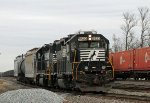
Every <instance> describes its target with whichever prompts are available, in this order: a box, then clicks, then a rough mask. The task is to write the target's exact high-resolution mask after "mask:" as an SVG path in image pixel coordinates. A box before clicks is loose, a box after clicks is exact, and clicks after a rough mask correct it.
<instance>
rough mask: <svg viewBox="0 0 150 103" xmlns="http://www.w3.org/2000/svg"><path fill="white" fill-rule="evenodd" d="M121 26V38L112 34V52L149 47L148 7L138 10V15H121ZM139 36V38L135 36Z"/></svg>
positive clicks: (149, 17)
mask: <svg viewBox="0 0 150 103" xmlns="http://www.w3.org/2000/svg"><path fill="white" fill-rule="evenodd" d="M122 16H123V24H122V25H121V27H120V28H121V31H122V34H123V35H122V37H121V38H120V37H117V36H116V35H115V34H113V46H112V51H113V52H118V51H123V50H130V49H134V48H143V47H150V10H149V8H148V7H141V8H138V15H135V14H134V13H130V12H124V13H123V15H122ZM137 35H139V36H137Z"/></svg>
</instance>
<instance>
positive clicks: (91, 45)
mask: <svg viewBox="0 0 150 103" xmlns="http://www.w3.org/2000/svg"><path fill="white" fill-rule="evenodd" d="M79 48H100V43H99V42H97V41H96V42H95V41H92V42H88V41H86V42H85V41H84V42H79Z"/></svg>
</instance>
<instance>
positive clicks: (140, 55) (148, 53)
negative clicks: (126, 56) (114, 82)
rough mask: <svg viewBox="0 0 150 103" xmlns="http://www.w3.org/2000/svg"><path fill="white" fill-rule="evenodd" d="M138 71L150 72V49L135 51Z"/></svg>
mask: <svg viewBox="0 0 150 103" xmlns="http://www.w3.org/2000/svg"><path fill="white" fill-rule="evenodd" d="M134 70H136V71H147V70H150V47H148V48H142V49H136V50H135V65H134Z"/></svg>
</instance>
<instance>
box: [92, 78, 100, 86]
mask: <svg viewBox="0 0 150 103" xmlns="http://www.w3.org/2000/svg"><path fill="white" fill-rule="evenodd" d="M93 83H94V84H96V85H99V84H100V80H99V78H98V76H96V77H95V78H94V80H93Z"/></svg>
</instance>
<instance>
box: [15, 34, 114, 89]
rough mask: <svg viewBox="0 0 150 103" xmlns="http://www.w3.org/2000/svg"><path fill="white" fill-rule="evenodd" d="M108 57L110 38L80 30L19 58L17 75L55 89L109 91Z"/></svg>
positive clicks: (109, 71) (24, 80)
mask: <svg viewBox="0 0 150 103" xmlns="http://www.w3.org/2000/svg"><path fill="white" fill-rule="evenodd" d="M108 57H109V40H108V39H106V38H105V37H104V36H103V35H101V34H97V33H96V32H95V31H80V32H78V33H76V34H70V35H68V37H64V38H61V39H60V40H55V41H54V42H53V43H50V44H45V45H44V46H42V47H41V48H33V49H31V50H29V51H28V52H27V53H26V54H25V55H21V56H18V57H16V59H15V62H14V63H15V70H14V71H15V73H14V75H15V76H16V77H17V79H18V80H19V81H23V82H30V83H36V84H37V85H42V86H48V87H51V88H56V87H58V88H65V89H79V90H81V91H83V92H84V91H96V92H100V91H102V92H106V91H108V90H109V89H110V88H111V83H112V81H113V69H112V66H111V64H110V62H109V59H108Z"/></svg>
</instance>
